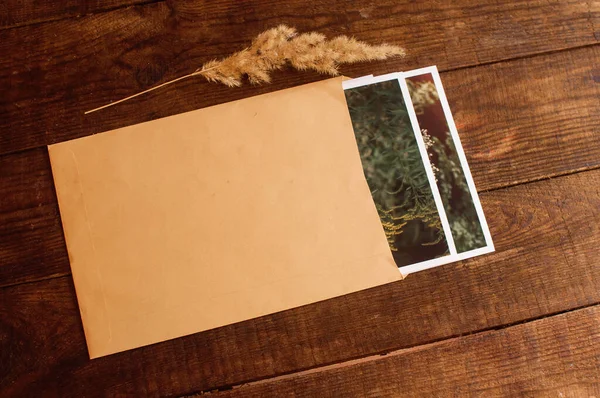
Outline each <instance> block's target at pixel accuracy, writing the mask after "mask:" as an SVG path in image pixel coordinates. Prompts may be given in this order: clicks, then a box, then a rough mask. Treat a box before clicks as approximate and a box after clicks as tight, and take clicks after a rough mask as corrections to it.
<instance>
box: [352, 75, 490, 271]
mask: <svg viewBox="0 0 600 398" xmlns="http://www.w3.org/2000/svg"><path fill="white" fill-rule="evenodd" d="M425 74H430V75H431V76H432V77H433V81H434V85H435V88H436V90H437V92H438V96H439V99H440V103H441V105H442V109H443V111H444V116H445V118H446V122H447V124H448V129H449V130H450V135H451V137H452V140H453V141H454V146H455V147H456V152H457V155H458V158H459V160H460V165H461V167H462V170H463V174H464V176H465V179H466V181H467V186H468V188H469V193H470V194H471V198H472V200H473V204H474V206H475V210H476V213H477V217H478V219H479V224H480V226H481V229H482V231H483V235H484V238H485V242H486V245H485V246H484V247H481V248H477V249H473V250H469V251H466V252H463V253H457V251H456V246H455V244H454V238H453V237H452V231H451V229H450V224H449V222H448V217H447V215H446V211H445V210H444V206H443V203H442V199H441V196H440V194H439V190H438V187H437V184H436V182H435V177H434V173H433V169H432V167H431V163H430V161H429V156H428V154H427V150H426V147H425V142H424V140H423V136H422V134H421V128H420V126H419V121H418V119H417V115H416V112H415V110H414V106H413V103H412V100H411V98H410V92H409V90H408V85H407V83H406V79H407V78H409V77H415V76H420V75H425ZM390 80H398V83H399V85H400V89H401V91H402V96H403V98H404V102H405V105H406V108H407V110H408V115H409V118H410V121H411V125H412V128H413V132H414V134H415V138H416V140H417V145H418V147H419V152H420V153H421V159H422V160H423V165H424V166H425V171H426V173H427V178H428V181H429V186H430V187H431V192H432V194H433V197H434V201H435V204H436V208H437V211H438V214H439V216H440V221H441V223H442V229H443V231H444V235H445V237H446V242H447V244H448V251H449V252H450V254H448V255H446V256H443V257H438V258H434V259H431V260H426V261H421V262H418V263H414V264H410V265H406V266H403V267H398V270H399V271H400V273H401V274H402V275H403V276H406V275H408V274H412V273H414V272H419V271H423V270H426V269H429V268H434V267H438V266H440V265H444V264H449V263H453V262H456V261H460V260H465V259H468V258H472V257H476V256H480V255H482V254H487V253H492V252H493V251H494V250H495V248H494V243H493V242H492V236H491V234H490V230H489V226H488V223H487V221H486V219H485V215H484V214H483V208H482V207H481V202H480V200H479V195H478V194H477V189H476V188H475V182H474V181H473V176H472V175H471V170H470V169H469V165H468V163H467V158H466V156H465V152H464V150H463V147H462V144H461V142H460V138H459V136H458V130H457V129H456V124H455V123H454V119H453V117H452V113H451V112H450V105H449V104H448V99H447V98H446V93H445V92H444V88H443V86H442V81H441V79H440V75H439V72H438V69H437V67H436V66H429V67H426V68H420V69H415V70H412V71H408V72H396V73H389V74H386V75H381V76H363V77H360V78H358V79H352V80H346V81H344V82H343V83H342V86H343V89H344V90H348V89H352V88H357V87H362V86H369V85H371V84H375V83H381V82H385V81H390Z"/></svg>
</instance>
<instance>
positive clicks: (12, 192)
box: [0, 148, 70, 287]
mask: <svg viewBox="0 0 600 398" xmlns="http://www.w3.org/2000/svg"><path fill="white" fill-rule="evenodd" d="M0 192H1V193H0V259H1V261H0V287H1V286H6V285H10V284H15V283H21V282H31V281H34V280H36V279H40V278H47V277H50V276H56V275H60V274H62V275H65V274H69V273H70V272H69V259H68V257H67V251H66V247H65V241H64V237H63V232H62V227H61V221H60V213H59V211H58V203H57V200H56V193H55V192H54V184H53V181H52V171H51V170H50V161H49V159H48V152H47V150H46V148H40V149H34V150H30V151H26V152H19V153H15V154H10V155H5V156H2V157H0Z"/></svg>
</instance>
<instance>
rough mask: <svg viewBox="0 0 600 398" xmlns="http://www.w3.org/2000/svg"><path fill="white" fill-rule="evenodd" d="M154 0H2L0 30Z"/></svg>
mask: <svg viewBox="0 0 600 398" xmlns="http://www.w3.org/2000/svg"><path fill="white" fill-rule="evenodd" d="M151 1H156V0H102V1H99V0H62V1H60V2H53V1H36V0H4V1H3V2H2V3H0V30H1V29H6V28H13V27H16V26H23V25H29V24H34V23H40V22H47V21H53V20H57V19H63V18H72V17H78V16H81V15H86V14H91V13H94V12H102V11H107V10H111V9H115V8H118V7H124V6H128V5H134V4H144V3H148V2H151Z"/></svg>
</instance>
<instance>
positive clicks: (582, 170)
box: [0, 149, 600, 319]
mask: <svg viewBox="0 0 600 398" xmlns="http://www.w3.org/2000/svg"><path fill="white" fill-rule="evenodd" d="M29 150H30V149H24V150H22V151H29ZM22 151H19V152H22ZM598 169H600V166H594V167H584V168H580V169H575V170H570V171H568V172H566V173H557V174H552V175H546V176H542V177H539V178H532V179H529V180H524V181H516V182H514V183H509V184H506V185H499V186H497V187H491V188H488V189H484V190H478V191H477V192H478V193H479V194H482V193H489V192H494V191H499V190H502V189H510V188H513V187H516V186H519V185H527V184H533V183H537V182H540V181H546V180H552V179H557V178H561V177H567V176H570V175H575V174H580V173H585V172H588V171H594V170H598ZM70 276H71V272H61V273H57V274H53V275H48V276H45V277H42V278H37V279H32V280H27V281H22V282H14V283H8V284H5V285H0V290H2V289H8V288H12V287H16V286H20V285H27V284H31V283H38V282H44V281H48V280H52V279H58V278H66V277H70ZM582 308H584V307H582ZM532 319H538V318H532Z"/></svg>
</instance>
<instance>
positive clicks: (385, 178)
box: [344, 67, 494, 274]
mask: <svg viewBox="0 0 600 398" xmlns="http://www.w3.org/2000/svg"><path fill="white" fill-rule="evenodd" d="M344 90H345V94H346V101H347V105H348V109H349V112H350V118H351V120H352V125H353V128H354V133H355V137H356V141H357V144H358V149H359V152H360V156H361V161H362V164H363V170H364V173H365V178H366V180H367V183H368V185H369V189H370V190H371V194H372V196H373V201H374V202H375V206H376V208H377V212H378V214H379V217H380V219H381V224H382V226H383V229H384V231H385V234H386V237H387V239H388V244H389V246H390V250H391V251H392V254H393V256H394V260H395V261H396V264H397V265H398V267H399V269H400V272H401V273H403V274H408V273H412V272H416V271H420V270H423V269H427V268H431V267H435V266H438V265H442V264H447V263H450V262H453V261H458V260H462V259H465V258H469V257H473V256H477V255H481V254H484V253H489V252H491V251H493V250H494V247H493V243H492V240H491V236H490V233H489V229H488V227H487V223H486V221H485V217H484V215H483V210H482V208H481V205H480V202H479V198H478V196H477V191H476V190H475V186H474V183H473V179H472V177H471V174H470V171H469V169H468V165H467V162H466V158H465V155H464V152H463V150H462V146H461V144H460V140H459V138H458V132H457V131H456V127H455V125H454V122H453V120H452V115H451V114H450V109H449V107H448V103H447V100H446V97H445V94H444V92H443V88H442V86H441V80H440V78H439V74H438V72H437V69H436V68H435V67H429V68H423V69H419V70H415V71H411V72H406V73H393V74H389V75H384V76H377V77H363V78H360V79H356V80H349V81H346V82H344Z"/></svg>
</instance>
